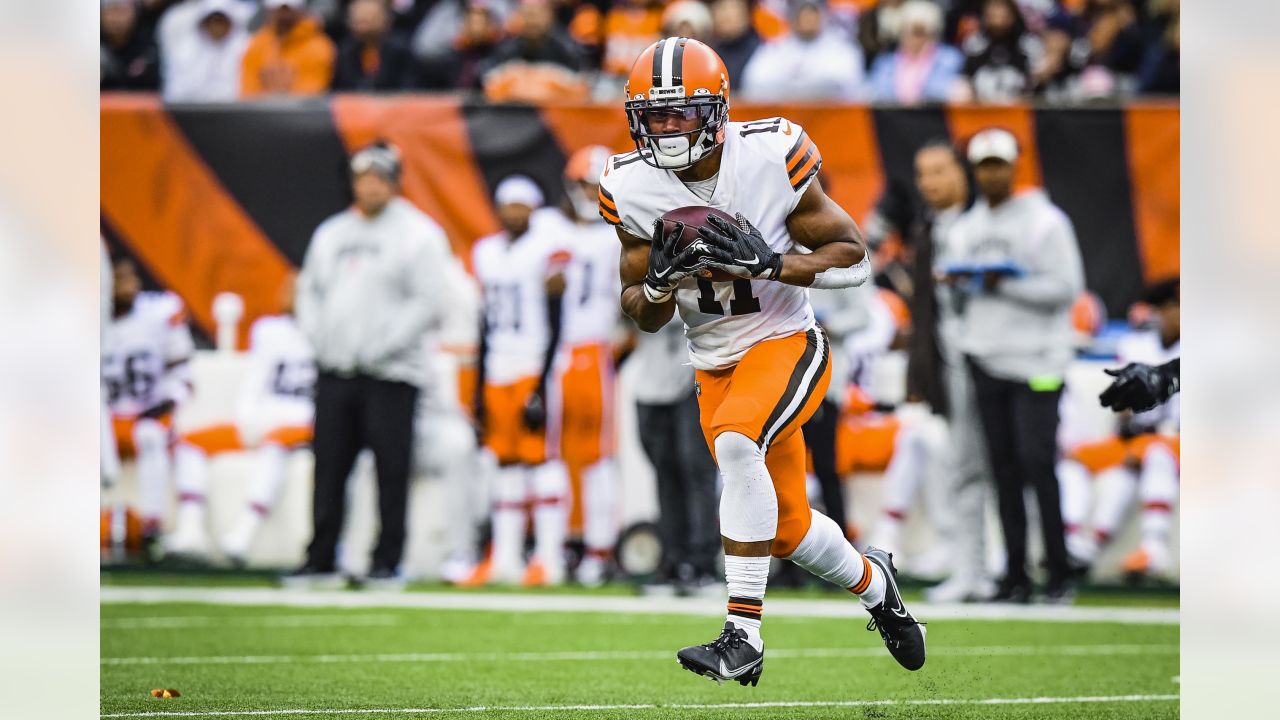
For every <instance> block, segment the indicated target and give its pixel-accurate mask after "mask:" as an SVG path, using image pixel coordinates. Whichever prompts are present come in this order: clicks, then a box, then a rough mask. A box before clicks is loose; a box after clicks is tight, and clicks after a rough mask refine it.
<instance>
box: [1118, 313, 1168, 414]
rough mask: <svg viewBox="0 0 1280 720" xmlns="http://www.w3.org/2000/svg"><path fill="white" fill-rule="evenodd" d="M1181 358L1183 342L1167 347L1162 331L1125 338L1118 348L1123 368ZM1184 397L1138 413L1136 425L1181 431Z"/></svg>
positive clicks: (1138, 333)
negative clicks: (1181, 400)
mask: <svg viewBox="0 0 1280 720" xmlns="http://www.w3.org/2000/svg"><path fill="white" fill-rule="evenodd" d="M1181 355H1182V342H1181V341H1178V342H1175V343H1174V344H1173V345H1171V346H1170V347H1165V346H1164V344H1163V343H1162V342H1160V333H1159V331H1156V330H1148V331H1145V332H1135V333H1131V334H1128V335H1125V336H1124V337H1122V338H1120V342H1119V343H1117V345H1116V358H1117V359H1118V360H1119V361H1120V365H1121V366H1122V367H1123V366H1124V365H1127V364H1129V363H1143V364H1146V365H1163V364H1165V363H1167V362H1169V361H1170V360H1172V359H1174V358H1176V357H1180V356H1181ZM1180 397H1181V396H1180V395H1174V396H1173V397H1171V398H1169V399H1168V400H1167V401H1165V403H1164V404H1163V405H1158V406H1156V407H1154V408H1152V409H1150V410H1148V411H1146V412H1140V413H1134V416H1133V421H1134V423H1135V424H1138V425H1142V426H1146V427H1153V428H1156V429H1157V430H1159V431H1160V432H1166V433H1175V432H1177V431H1178V428H1179V424H1180V422H1181V417H1182V416H1181V411H1182V406H1181V405H1182V404H1181V402H1180Z"/></svg>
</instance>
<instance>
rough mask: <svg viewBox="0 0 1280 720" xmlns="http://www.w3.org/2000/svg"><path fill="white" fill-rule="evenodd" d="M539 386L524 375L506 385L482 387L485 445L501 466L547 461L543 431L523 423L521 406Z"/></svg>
mask: <svg viewBox="0 0 1280 720" xmlns="http://www.w3.org/2000/svg"><path fill="white" fill-rule="evenodd" d="M537 387H538V378H536V377H526V378H520V379H519V380H517V381H515V382H513V383H510V384H508V385H493V384H491V383H485V386H484V413H485V422H484V444H485V447H487V448H489V450H490V451H492V452H493V454H494V456H495V457H496V458H497V459H498V463H499V464H501V465H541V464H542V463H544V462H546V461H547V435H546V430H545V429H543V430H530V429H529V428H527V427H525V424H524V406H525V403H526V402H528V400H529V396H530V395H532V394H533V391H534V390H535V389H537Z"/></svg>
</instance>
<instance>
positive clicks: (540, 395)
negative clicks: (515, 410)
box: [524, 387, 547, 431]
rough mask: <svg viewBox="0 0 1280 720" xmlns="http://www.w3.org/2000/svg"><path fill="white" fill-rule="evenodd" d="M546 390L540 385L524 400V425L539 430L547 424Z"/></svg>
mask: <svg viewBox="0 0 1280 720" xmlns="http://www.w3.org/2000/svg"><path fill="white" fill-rule="evenodd" d="M545 394H546V390H544V389H543V388H541V387H539V388H538V389H536V390H534V391H533V393H532V394H531V395H529V398H528V399H527V400H525V401H524V426H525V427H526V428H529V429H530V430H534V431H538V430H541V429H542V428H544V427H546V426H547V401H546V400H545V399H544V396H545Z"/></svg>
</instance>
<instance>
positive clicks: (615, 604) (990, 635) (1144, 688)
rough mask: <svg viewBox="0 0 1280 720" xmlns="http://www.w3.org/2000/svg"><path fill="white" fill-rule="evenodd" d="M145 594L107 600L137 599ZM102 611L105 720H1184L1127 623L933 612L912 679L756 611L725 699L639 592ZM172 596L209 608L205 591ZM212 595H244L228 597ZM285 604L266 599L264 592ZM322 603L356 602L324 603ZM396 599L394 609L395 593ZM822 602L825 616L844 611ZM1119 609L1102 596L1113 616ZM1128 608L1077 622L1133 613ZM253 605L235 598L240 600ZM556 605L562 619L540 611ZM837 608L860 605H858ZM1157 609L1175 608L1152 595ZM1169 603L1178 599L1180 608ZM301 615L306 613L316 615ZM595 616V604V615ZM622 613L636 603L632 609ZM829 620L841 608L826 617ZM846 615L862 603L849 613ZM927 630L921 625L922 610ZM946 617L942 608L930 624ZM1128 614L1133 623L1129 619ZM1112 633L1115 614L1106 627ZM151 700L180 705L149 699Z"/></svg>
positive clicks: (1154, 649) (1157, 638) (822, 625)
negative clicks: (752, 676)
mask: <svg viewBox="0 0 1280 720" xmlns="http://www.w3.org/2000/svg"><path fill="white" fill-rule="evenodd" d="M140 589H141V590H145V588H134V587H129V588H114V590H116V591H117V592H121V591H123V592H133V591H137V590H140ZM112 590H113V588H111V587H104V593H105V594H104V602H103V605H102V666H101V712H102V716H103V717H170V716H172V717H196V718H200V717H206V718H228V717H230V718H234V717H265V718H422V717H436V716H443V717H449V718H522V719H527V720H534V719H536V718H582V719H583V720H592V719H597V718H637V719H647V718H655V719H657V718H661V719H662V720H671V719H675V718H698V719H703V718H708V719H710V718H725V719H726V720H727V719H729V718H733V719H735V720H736V719H739V718H1163V717H1177V715H1178V702H1177V694H1178V680H1177V676H1178V627H1177V625H1176V624H1173V623H1171V622H1170V621H1169V618H1168V615H1169V613H1170V609H1169V608H1167V607H1166V608H1165V609H1152V610H1151V611H1149V612H1151V613H1165V615H1164V616H1163V618H1162V619H1157V620H1155V621H1151V620H1150V619H1147V620H1143V621H1140V622H1130V621H1127V620H1126V622H1114V621H1097V622H1094V621H1087V622H1062V621H1039V620H1021V619H1019V620H1013V619H988V620H976V619H965V618H961V617H944V618H936V617H935V618H934V619H933V620H931V621H930V622H929V625H928V630H929V634H928V641H929V659H928V662H927V664H926V665H925V667H924V669H922V670H921V671H919V672H916V673H909V672H907V671H905V670H903V669H901V668H900V667H899V666H898V665H897V664H896V663H895V662H894V661H893V660H892V659H891V658H890V657H889V655H888V653H887V652H886V651H885V649H884V647H883V645H882V644H881V642H880V639H879V636H878V635H877V634H876V633H873V632H867V631H866V630H865V628H864V627H863V626H864V623H865V617H866V616H865V615H863V614H859V613H854V614H851V615H850V616H849V617H806V616H803V611H804V609H805V608H808V607H811V606H812V603H813V602H815V601H813V600H804V599H800V600H797V599H794V597H795V596H792V597H793V599H792V600H790V601H789V602H787V601H782V602H778V603H775V604H776V605H778V606H779V607H784V606H785V607H786V608H788V609H787V610H779V612H778V614H777V615H778V616H771V615H770V612H769V603H768V601H766V614H765V618H766V619H765V637H766V641H767V649H766V665H765V672H764V676H763V677H762V678H761V681H760V684H759V686H758V687H755V688H748V687H742V686H739V685H737V684H725V685H723V686H718V685H716V684H715V683H713V682H711V681H708V680H706V679H703V678H700V677H697V676H695V675H693V674H691V673H689V672H686V671H684V670H682V669H680V667H679V666H678V665H677V664H676V661H675V650H676V649H678V648H679V647H681V646H683V645H688V644H692V643H695V642H705V641H708V640H710V639H711V638H713V637H714V636H715V635H716V634H717V632H718V629H719V624H720V622H721V621H722V619H721V618H719V617H716V616H715V615H714V614H709V613H708V612H706V608H709V607H710V606H709V605H707V604H706V603H704V604H703V605H702V606H699V607H700V608H703V610H701V611H700V612H701V614H651V613H641V612H629V611H627V609H626V608H625V607H619V605H625V603H628V602H630V603H635V602H641V603H646V604H647V603H654V604H661V603H669V602H672V601H671V600H666V599H662V598H652V599H644V600H640V601H637V600H635V599H632V598H623V599H621V600H619V599H618V596H617V595H616V594H601V595H596V596H592V597H587V598H585V601H586V602H587V603H600V604H601V605H600V606H601V607H602V609H604V608H606V607H607V609H609V610H610V611H608V612H586V611H582V610H578V609H576V608H577V607H581V606H582V602H583V601H584V597H583V596H580V595H573V594H557V595H550V596H541V598H539V600H543V601H548V602H550V603H551V605H550V606H547V605H545V604H543V605H541V606H538V607H536V609H535V608H532V607H530V606H531V605H536V604H537V603H536V602H534V601H531V600H529V599H528V598H527V596H525V595H520V594H514V593H513V594H499V593H483V594H465V593H453V594H451V595H450V594H447V593H432V594H422V595H421V596H420V597H422V598H423V599H427V600H430V598H439V599H442V601H443V602H445V603H447V604H452V605H454V606H457V605H461V606H462V607H463V608H465V607H468V606H471V605H473V604H474V605H475V606H477V607H483V608H485V609H460V608H458V607H451V608H444V607H420V608H419V607H395V606H393V605H397V604H399V605H403V604H405V603H406V602H407V601H413V600H414V599H415V596H416V595H417V594H415V593H406V594H402V595H399V596H392V597H393V599H392V601H390V602H389V603H388V604H387V605H380V604H379V601H378V600H377V597H378V596H373V595H370V594H368V593H359V592H348V593H339V594H335V595H331V596H323V597H322V596H316V595H310V596H308V595H306V594H299V593H283V592H281V593H278V594H276V593H273V591H269V590H261V589H259V590H254V591H253V592H257V593H259V594H258V595H253V596H251V597H248V598H245V597H238V598H234V599H233V600H231V601H232V602H235V603H241V604H225V603H224V602H223V600H224V598H222V597H221V596H219V597H218V598H215V597H214V595H215V591H214V590H209V591H208V598H207V599H210V600H217V602H216V603H214V602H210V603H204V602H185V601H184V602H157V601H156V600H158V599H163V598H164V597H165V596H164V595H163V589H162V590H161V594H159V595H157V596H154V597H147V598H145V600H147V602H136V601H134V600H137V599H139V598H132V599H130V598H125V600H126V601H123V602H118V601H117V600H121V599H122V598H121V596H119V595H112ZM179 592H185V593H187V594H185V595H182V596H181V597H182V598H183V599H184V600H186V599H189V598H193V597H194V598H203V597H205V596H204V594H203V593H204V591H203V590H201V589H200V588H183V589H181V590H180V591H179ZM221 592H232V593H234V592H237V591H236V590H235V589H231V590H227V589H226V588H223V589H222V590H221ZM276 597H278V600H279V601H278V602H276V601H274V600H273V598H276ZM325 597H333V598H338V600H340V601H345V600H346V599H348V598H350V599H352V600H354V601H357V602H356V603H355V604H350V603H345V602H342V603H340V604H332V603H329V601H328V600H326V599H325ZM406 599H407V600H406ZM840 600H841V599H840V596H839V595H832V594H824V595H823V596H822V599H819V600H817V601H816V602H818V603H819V604H823V603H825V606H826V607H832V606H834V603H837V602H840ZM1112 600H1114V601H1115V602H1114V603H1112ZM1129 600H1132V599H1131V598H1130V599H1126V598H1125V597H1124V596H1117V597H1115V598H1102V599H1101V600H1098V599H1094V600H1092V601H1091V602H1088V603H1087V604H1088V605H1090V606H1091V607H1089V608H1087V609H1086V610H1085V612H1098V611H1101V612H1103V613H1105V612H1106V611H1107V610H1108V609H1107V608H1106V607H1102V606H1105V605H1107V604H1115V605H1122V606H1125V607H1123V608H1122V609H1120V610H1118V611H1117V612H1130V613H1132V612H1135V611H1136V612H1137V613H1139V614H1141V613H1142V612H1146V611H1144V610H1143V607H1142V606H1141V605H1138V606H1137V607H1135V603H1134V602H1130V601H1129ZM246 602H249V603H253V604H243V603H246ZM557 602H561V603H563V602H568V603H569V605H570V606H573V607H575V610H573V611H557V610H553V609H549V608H550V607H554V606H555V603H557ZM848 602H850V603H852V602H854V601H853V600H852V598H849V599H848ZM1156 602H1157V603H1158V604H1162V605H1166V606H1167V605H1168V604H1169V602H1168V601H1165V602H1160V601H1156ZM1174 602H1176V600H1175V601H1174ZM313 605H314V606H313ZM588 606H593V605H588ZM630 607H631V608H632V609H634V608H635V606H634V605H633V606H630ZM836 607H837V608H842V607H843V606H836ZM854 607H856V606H854ZM918 614H920V615H921V616H922V617H923V619H926V620H929V615H928V614H927V613H924V612H920V613H918ZM940 614H943V615H945V613H940ZM1126 617H1127V616H1126ZM1104 619H1108V620H1110V618H1105V616H1104ZM152 688H174V689H177V690H179V691H180V692H181V693H182V695H181V697H178V698H174V699H156V698H153V697H151V695H150V690H151V689H152Z"/></svg>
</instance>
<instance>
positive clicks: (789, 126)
mask: <svg viewBox="0 0 1280 720" xmlns="http://www.w3.org/2000/svg"><path fill="white" fill-rule="evenodd" d="M783 122H786V123H787V129H786V130H783V131H782V134H783V135H790V134H791V123H789V122H787V121H786V120H784V121H783Z"/></svg>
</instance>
